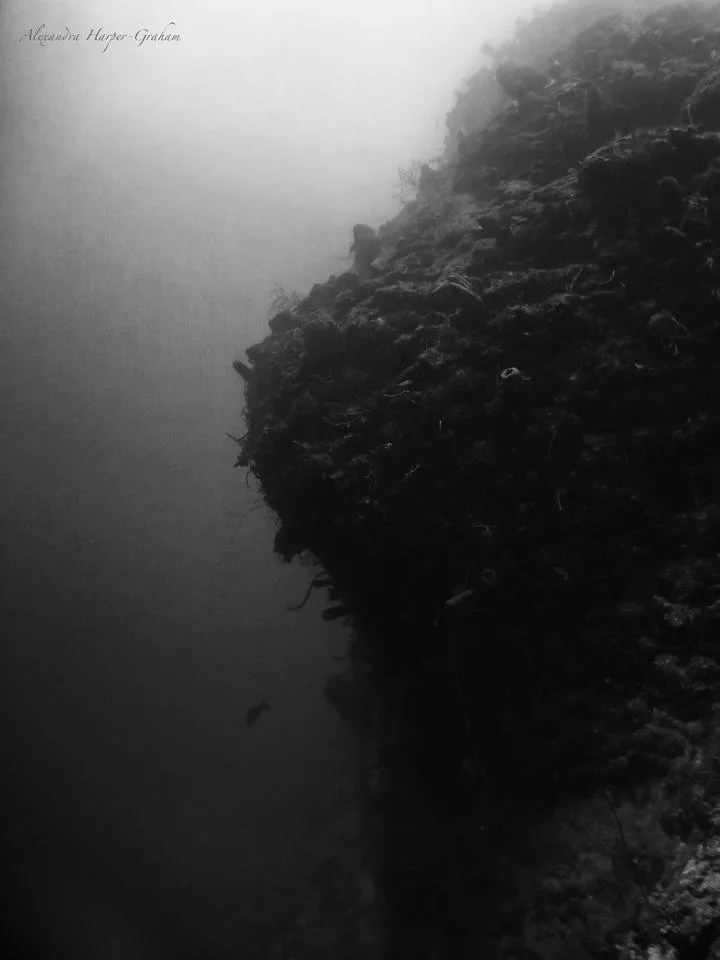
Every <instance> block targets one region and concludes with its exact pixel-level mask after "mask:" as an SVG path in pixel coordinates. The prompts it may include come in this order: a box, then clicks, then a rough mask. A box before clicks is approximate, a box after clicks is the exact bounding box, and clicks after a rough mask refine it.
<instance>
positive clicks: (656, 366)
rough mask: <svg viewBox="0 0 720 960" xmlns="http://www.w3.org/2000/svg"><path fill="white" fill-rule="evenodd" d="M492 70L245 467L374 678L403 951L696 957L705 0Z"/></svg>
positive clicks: (309, 347) (463, 105)
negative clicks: (319, 580)
mask: <svg viewBox="0 0 720 960" xmlns="http://www.w3.org/2000/svg"><path fill="white" fill-rule="evenodd" d="M605 12H607V11H605ZM591 14H592V15H591ZM492 55H493V56H494V57H495V60H496V62H495V64H494V65H493V67H492V68H491V67H484V68H483V69H482V70H480V71H479V72H478V74H477V75H476V76H475V77H473V78H471V79H470V81H469V82H468V84H467V91H466V93H465V94H463V95H462V96H461V97H459V99H458V102H457V104H456V106H455V108H454V109H453V111H452V112H451V114H450V115H449V118H448V121H449V123H448V126H449V137H448V149H447V158H446V161H445V162H444V163H443V164H442V165H440V166H439V167H436V168H434V169H430V168H429V167H428V168H426V169H425V170H424V171H423V175H422V177H421V178H420V180H419V182H418V187H419V189H418V195H417V197H416V199H415V200H413V201H412V202H410V203H408V204H406V206H405V207H404V208H403V210H402V211H401V213H400V214H399V215H398V216H397V217H395V218H394V219H393V220H391V221H389V222H388V223H386V224H384V225H383V226H382V227H381V228H380V229H379V231H378V234H377V240H378V246H377V253H378V255H377V256H376V257H375V258H374V259H373V260H372V263H368V264H366V265H365V267H366V268H365V269H364V270H363V271H362V276H358V275H357V273H346V274H342V275H341V276H334V277H330V278H329V280H328V281H327V282H326V283H323V284H318V285H316V286H315V287H313V288H312V290H311V291H310V293H309V294H308V295H307V296H306V297H305V298H304V299H302V300H301V301H300V302H298V303H297V304H296V305H294V307H292V309H288V310H285V311H283V312H282V313H281V314H278V315H277V316H275V317H274V318H272V320H271V322H270V328H271V332H270V334H269V336H268V337H267V338H266V339H265V340H263V341H262V342H261V343H259V344H256V345H254V346H252V347H251V348H250V349H249V350H248V351H247V354H248V359H249V361H250V366H249V367H248V368H247V370H246V371H245V372H244V373H243V376H244V377H245V378H246V380H247V415H248V433H247V436H246V437H245V439H244V441H243V449H242V454H241V459H242V462H243V464H247V465H248V466H249V469H251V470H252V471H254V472H255V474H256V475H257V477H258V478H259V480H260V482H261V485H262V490H263V494H264V497H265V499H266V501H267V503H268V504H269V505H270V506H271V507H272V508H273V509H274V510H275V511H276V512H277V513H278V515H279V517H280V519H281V521H282V527H281V530H280V532H279V534H278V537H277V539H276V545H275V546H276V550H277V551H278V552H279V553H280V554H281V555H282V556H284V557H285V558H286V559H291V558H292V557H293V556H295V555H296V554H298V553H301V552H303V551H308V552H309V553H311V554H312V555H314V556H315V557H316V558H318V560H319V561H320V562H321V563H322V565H323V566H324V567H325V569H326V570H327V571H328V574H329V576H330V577H331V578H332V582H333V586H332V595H333V597H334V598H335V599H336V600H339V601H340V602H341V606H339V607H335V608H333V609H334V610H336V611H339V612H340V613H343V614H344V613H347V614H349V615H350V616H351V617H352V619H353V621H354V623H355V624H356V626H357V627H358V629H359V631H360V636H361V637H362V639H359V640H358V641H357V642H356V644H355V647H354V655H355V657H356V659H358V660H364V661H366V662H367V663H368V664H369V665H370V667H369V669H370V670H371V671H373V672H374V676H375V677H376V678H377V679H378V685H379V689H381V690H382V693H381V694H380V699H381V701H382V703H383V708H382V709H381V710H380V711H379V713H380V714H381V715H382V718H383V719H382V720H380V721H378V730H379V731H380V732H379V733H378V737H379V741H380V742H381V748H380V752H381V753H382V756H383V759H384V763H385V766H386V768H387V769H389V770H390V788H389V790H388V791H387V793H386V797H385V800H384V801H383V803H384V804H385V810H384V814H383V817H382V818H381V820H380V821H379V825H378V828H377V829H378V837H379V840H378V845H377V851H376V855H377V862H376V864H375V878H376V882H377V884H378V888H379V889H381V890H382V891H383V896H384V901H383V902H384V903H385V910H386V914H387V916H386V920H387V925H388V929H389V930H390V946H389V947H388V950H389V951H390V953H391V954H392V955H393V956H413V957H424V956H428V957H429V956H453V957H454V956H463V957H464V956H473V957H474V956H480V955H483V956H485V955H490V956H500V955H501V954H502V955H503V956H507V957H511V956H515V957H519V956H520V955H521V954H525V955H529V953H533V955H534V956H539V957H541V958H543V960H553V958H565V957H567V958H570V957H578V956H584V955H589V956H591V957H597V956H603V957H605V956H608V957H609V956H618V955H620V956H623V957H626V958H628V960H629V958H633V960H634V958H635V957H642V958H645V957H648V958H650V957H657V958H660V957H676V958H677V960H689V958H690V957H692V958H693V960H695V958H698V960H701V958H703V957H705V956H707V955H709V954H710V952H711V950H712V949H713V944H714V942H715V939H716V934H717V932H718V929H720V928H718V923H719V922H720V904H719V898H718V881H717V877H718V854H717V845H718V839H717V838H718V832H719V827H720V814H719V813H718V803H719V800H718V797H719V796H720V761H719V760H718V755H719V750H718V747H719V745H720V735H719V734H718V730H719V724H718V711H719V710H720V639H719V638H720V629H719V628H720V553H718V550H720V455H719V454H718V451H719V450H720V109H719V108H718V105H719V104H720V6H719V5H718V4H717V3H712V4H681V5H671V6H667V7H662V8H660V9H652V10H649V11H647V10H646V11H645V12H637V11H636V13H635V14H633V15H632V16H625V15H622V14H621V13H611V14H610V15H603V11H602V10H599V9H598V7H597V6H596V7H595V8H592V7H591V6H590V5H588V4H584V5H579V4H577V3H575V4H567V5H565V6H564V7H559V8H554V10H553V11H550V12H548V13H546V14H537V15H536V16H535V17H534V18H533V19H531V20H529V21H527V22H525V23H524V24H522V25H521V26H520V27H519V28H518V32H517V35H516V37H515V38H514V39H513V40H511V41H509V42H508V43H507V44H504V45H503V46H502V47H500V48H498V49H497V50H492ZM474 105H475V106H476V108H477V109H476V110H475V112H473V108H474ZM450 134H451V135H450ZM330 693H331V695H332V697H334V698H335V699H336V700H338V702H340V701H342V705H343V709H344V710H345V711H346V713H348V714H350V713H352V712H353V711H357V709H359V708H358V704H357V702H356V699H357V698H353V694H352V692H351V691H350V689H349V688H347V689H346V688H345V687H344V686H343V684H342V683H341V682H339V681H338V682H336V683H335V686H334V687H332V689H331V691H330ZM400 797H402V802H401V801H400V800H399V799H398V798H400ZM418 904H419V905H420V906H418ZM393 930H395V931H396V935H395V940H393V935H392V931H393ZM393 951H394V952H393ZM403 951H405V952H403ZM478 951H480V952H478Z"/></svg>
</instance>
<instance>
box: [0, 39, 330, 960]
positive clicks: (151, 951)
mask: <svg viewBox="0 0 720 960" xmlns="http://www.w3.org/2000/svg"><path fill="white" fill-rule="evenodd" d="M17 50H18V48H15V49H13V51H11V52H12V53H13V55H14V56H13V57H11V59H10V60H9V62H8V64H7V65H6V67H5V72H4V76H3V80H4V84H5V89H6V90H9V89H12V92H13V97H12V100H9V99H7V98H6V99H5V100H4V103H3V115H2V146H1V150H2V211H1V214H2V220H1V221H0V230H1V231H2V233H1V242H2V248H1V252H2V276H1V277H0V282H1V284H2V300H3V303H2V345H3V351H2V359H1V361H0V362H1V364H2V370H1V371H0V374H1V377H2V393H3V398H2V437H1V440H2V449H3V466H2V506H3V517H2V524H3V526H2V537H3V544H2V576H3V601H4V602H3V620H4V628H3V635H4V637H5V641H4V643H5V646H4V649H3V664H2V666H3V679H2V684H3V691H2V692H3V713H4V723H3V734H2V737H3V743H2V748H3V763H4V773H5V778H4V795H5V805H4V809H5V811H6V816H5V821H4V822H5V827H4V829H5V832H6V834H7V844H9V848H10V849H11V850H12V851H13V855H12V856H11V858H10V859H11V865H10V867H9V872H10V873H11V875H12V879H13V882H14V886H15V889H16V899H15V901H14V902H13V906H14V909H15V912H16V917H17V918H18V919H19V920H20V921H23V922H24V921H27V922H28V923H30V924H31V925H32V927H33V928H34V930H35V936H36V942H35V948H34V949H35V950H36V955H38V956H40V955H42V956H48V957H50V956H52V957H55V956H65V955H67V956H73V957H84V956H87V957H96V956H99V955H103V956H109V957H110V956H112V957H115V956H117V957H131V956H132V957H138V956H163V955H168V956H176V955H179V954H178V953H177V950H178V947H177V943H178V942H184V943H185V944H186V946H187V948H188V950H189V952H188V955H189V956H193V957H195V956H199V955H201V954H200V952H199V951H200V950H201V949H204V947H203V944H205V945H207V949H208V950H209V951H210V955H217V956H221V955H225V951H227V953H228V955H229V953H230V952H231V950H232V949H237V947H238V945H239V944H240V943H242V936H243V923H244V922H245V920H246V919H247V918H246V917H245V918H244V917H243V911H242V903H243V897H244V885H245V884H247V883H248V882H252V881H254V880H255V878H256V877H257V876H270V877H272V876H277V875H279V874H281V873H282V868H281V864H282V861H283V860H287V861H288V862H289V863H292V862H293V859H294V858H296V857H298V856H301V855H302V853H303V851H304V846H303V845H304V844H305V843H306V842H307V837H306V836H305V834H304V831H303V824H304V819H305V817H306V816H307V814H308V812H309V811H310V810H311V809H312V808H313V807H314V806H315V805H317V804H318V803H319V802H321V801H322V800H323V799H324V797H325V796H326V795H327V793H328V792H329V790H330V789H331V786H332V784H333V783H334V782H335V781H336V780H337V778H338V776H339V774H340V773H342V771H343V770H344V769H345V765H346V764H347V762H348V759H349V758H348V757H347V754H346V752H345V749H344V745H343V743H342V741H341V739H340V738H339V731H338V727H337V724H336V721H335V719H334V717H332V715H331V714H330V713H329V711H328V710H327V708H326V707H325V706H324V704H323V703H322V701H321V698H320V687H321V682H322V679H323V677H324V676H326V675H327V674H328V673H329V672H330V669H331V666H332V660H331V659H330V654H331V653H332V652H335V653H337V652H339V643H340V640H339V633H338V631H336V630H333V629H331V627H330V626H329V625H324V624H322V622H321V621H320V620H319V617H318V609H317V605H312V606H310V607H309V608H308V609H307V611H304V612H303V613H301V614H296V615H287V614H285V613H284V605H285V603H287V602H293V601H296V600H297V599H298V597H299V596H301V595H302V592H303V590H304V588H305V585H306V582H307V579H308V575H309V572H307V571H302V570H299V571H298V570H296V569H294V568H292V569H289V568H283V567H281V566H280V565H279V563H278V561H277V560H276V559H275V558H274V557H272V555H271V552H270V545H271V539H272V534H273V523H272V520H271V519H270V518H268V517H267V516H265V515H264V514H263V512H262V511H254V512H250V513H249V514H247V515H245V516H243V514H244V512H245V511H246V510H247V509H248V508H249V507H250V506H251V505H252V503H253V494H252V493H251V492H249V491H247V490H246V489H245V488H244V485H243V482H242V476H241V475H239V474H240V471H233V469H232V461H233V458H234V448H233V446H232V444H231V443H230V442H229V441H228V440H227V439H226V438H225V436H224V432H225V431H226V430H230V431H231V432H233V431H234V430H235V429H238V428H239V426H240V424H239V411H240V408H241V406H242V393H241V388H240V384H239V381H238V379H237V377H236V376H235V374H234V373H233V372H232V370H231V369H230V367H229V364H230V362H231V361H232V358H233V356H234V353H235V350H236V348H237V347H238V346H239V345H242V342H243V341H244V342H245V343H248V342H250V341H251V340H252V339H253V338H254V333H255V331H248V330H247V328H246V329H243V328H242V326H241V325H240V323H239V317H240V315H241V314H243V313H244V315H245V316H246V317H248V316H250V317H253V316H254V317H255V323H259V322H260V317H259V315H258V307H259V305H260V303H259V300H258V299H257V298H256V299H253V297H252V275H251V272H252V269H253V266H254V264H253V263H252V262H249V263H248V264H247V265H245V266H243V251H244V250H245V249H249V248H251V247H252V248H255V247H256V246H257V244H258V235H257V219H253V218H251V219H250V220H249V221H246V222H247V223H248V230H249V233H248V235H247V236H243V235H242V224H237V223H234V224H231V223H229V222H228V219H227V204H226V200H227V197H226V195H224V194H223V190H217V191H216V190H215V188H214V186H213V183H212V182H204V181H203V180H202V178H201V177H197V176H196V178H195V179H194V180H193V179H192V178H189V179H184V178H183V177H182V176H180V175H175V178H174V175H173V173H172V171H173V169H174V168H173V167H172V165H165V164H164V162H163V160H162V156H163V147H162V144H153V143H150V144H149V145H148V149H144V148H143V145H142V144H140V143H139V142H138V141H137V139H136V138H135V135H134V132H133V130H132V128H127V129H123V127H122V124H120V126H119V127H118V126H117V125H115V126H113V125H112V124H108V123H107V122H103V119H102V115H103V113H104V112H105V111H108V110H111V109H112V106H113V105H112V103H111V102H108V101H106V100H104V99H103V93H106V92H107V91H104V90H103V88H102V84H101V85H100V87H99V88H98V89H95V90H94V91H90V92H89V91H88V90H87V89H86V88H83V86H82V84H81V83H80V81H79V80H78V79H77V77H76V74H75V73H73V70H72V69H71V64H70V62H69V60H68V58H67V57H66V58H65V59H64V60H62V59H60V58H56V60H55V61H54V62H52V61H50V60H49V59H47V58H46V60H45V61H44V62H43V63H42V64H41V65H40V64H38V62H37V53H38V51H35V50H33V51H27V50H23V51H22V56H21V55H20V54H19V53H18V52H17ZM59 80H63V81H64V82H63V83H60V82H59ZM151 148H157V150H158V151H159V154H156V153H155V152H153V149H151ZM158 157H159V158H160V159H158ZM183 172H187V171H186V170H185V171H183V170H181V173H183ZM246 209H247V210H251V209H252V200H251V198H247V205H246ZM275 214H279V211H273V210H271V209H268V207H267V205H266V206H265V207H264V210H263V216H264V218H265V219H266V220H268V221H269V222H270V223H272V219H273V215H275ZM261 239H262V238H261ZM231 259H232V261H233V262H234V263H235V270H234V271H233V272H232V273H231V272H230V271H229V270H228V269H227V267H225V266H224V264H227V263H228V261H230V260H231ZM243 296H244V297H245V299H244V300H243ZM264 696H269V698H270V701H271V706H272V709H271V711H270V712H269V713H266V714H265V715H264V716H263V718H262V722H261V723H258V725H257V727H255V728H253V730H252V731H248V730H247V729H246V728H245V726H244V722H243V721H244V711H245V708H246V707H247V706H249V705H250V704H251V703H253V702H255V701H256V700H258V699H260V698H262V697H264ZM289 796H291V797H292V798H293V804H292V805H289V804H288V799H287V798H288V797H289ZM42 951H44V953H42ZM98 951H100V952H98ZM213 951H215V952H213Z"/></svg>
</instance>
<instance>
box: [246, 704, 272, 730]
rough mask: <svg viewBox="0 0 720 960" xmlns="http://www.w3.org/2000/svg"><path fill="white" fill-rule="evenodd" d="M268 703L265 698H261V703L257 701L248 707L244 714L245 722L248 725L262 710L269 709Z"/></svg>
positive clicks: (253, 721)
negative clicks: (256, 703)
mask: <svg viewBox="0 0 720 960" xmlns="http://www.w3.org/2000/svg"><path fill="white" fill-rule="evenodd" d="M269 709H270V704H269V703H268V702H267V700H263V702H262V703H259V704H258V705H257V706H256V707H250V709H249V710H248V712H247V713H246V714H245V723H246V724H247V725H248V727H249V726H250V724H251V723H255V721H256V720H257V718H258V717H259V716H260V714H261V713H262V712H263V710H269Z"/></svg>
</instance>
